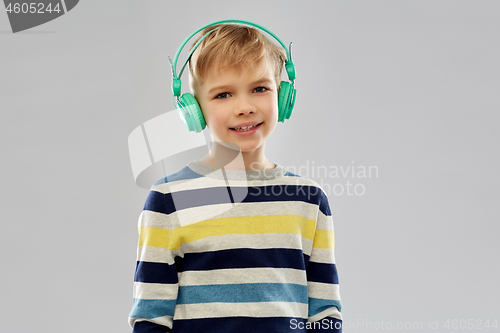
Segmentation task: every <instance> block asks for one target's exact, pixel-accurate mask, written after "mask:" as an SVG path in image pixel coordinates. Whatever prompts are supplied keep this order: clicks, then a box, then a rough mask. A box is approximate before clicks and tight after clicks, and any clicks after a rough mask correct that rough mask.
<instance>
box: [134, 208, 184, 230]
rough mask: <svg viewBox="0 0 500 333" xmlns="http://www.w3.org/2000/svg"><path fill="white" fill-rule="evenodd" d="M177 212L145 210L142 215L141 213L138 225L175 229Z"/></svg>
mask: <svg viewBox="0 0 500 333" xmlns="http://www.w3.org/2000/svg"><path fill="white" fill-rule="evenodd" d="M176 217H177V215H176V213H173V214H170V215H166V214H163V213H157V212H153V211H150V210H143V211H142V212H141V215H139V221H138V223H137V226H138V227H153V228H162V229H169V230H172V229H174V228H175V227H176V226H177V225H176V224H175V221H176Z"/></svg>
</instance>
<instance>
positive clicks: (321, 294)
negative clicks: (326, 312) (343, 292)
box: [307, 282, 340, 301]
mask: <svg viewBox="0 0 500 333" xmlns="http://www.w3.org/2000/svg"><path fill="white" fill-rule="evenodd" d="M307 291H308V294H309V297H312V298H321V299H331V300H336V301H340V293H339V285H338V284H330V283H320V282H307Z"/></svg>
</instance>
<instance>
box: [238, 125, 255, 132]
mask: <svg viewBox="0 0 500 333" xmlns="http://www.w3.org/2000/svg"><path fill="white" fill-rule="evenodd" d="M257 125H258V124H255V125H251V126H245V127H236V128H235V130H237V131H248V130H250V129H252V128H254V127H255V126H257Z"/></svg>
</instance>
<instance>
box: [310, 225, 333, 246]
mask: <svg viewBox="0 0 500 333" xmlns="http://www.w3.org/2000/svg"><path fill="white" fill-rule="evenodd" d="M334 246H335V238H334V237H333V231H332V230H316V235H315V236H314V243H313V247H315V248H317V249H333V248H334Z"/></svg>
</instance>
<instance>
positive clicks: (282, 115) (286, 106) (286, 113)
mask: <svg viewBox="0 0 500 333" xmlns="http://www.w3.org/2000/svg"><path fill="white" fill-rule="evenodd" d="M291 90H292V85H291V84H290V82H287V81H281V85H280V91H279V93H278V110H279V112H278V121H279V122H282V123H284V122H285V119H289V118H290V116H291V114H292V110H293V106H294V105H295V91H296V89H294V90H293V92H292V91H291Z"/></svg>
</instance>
